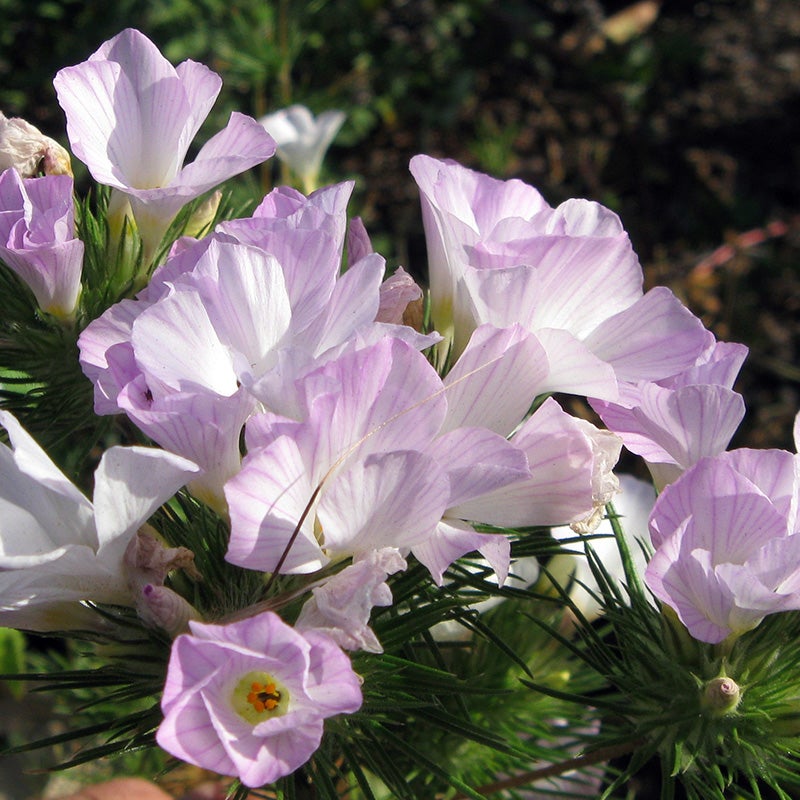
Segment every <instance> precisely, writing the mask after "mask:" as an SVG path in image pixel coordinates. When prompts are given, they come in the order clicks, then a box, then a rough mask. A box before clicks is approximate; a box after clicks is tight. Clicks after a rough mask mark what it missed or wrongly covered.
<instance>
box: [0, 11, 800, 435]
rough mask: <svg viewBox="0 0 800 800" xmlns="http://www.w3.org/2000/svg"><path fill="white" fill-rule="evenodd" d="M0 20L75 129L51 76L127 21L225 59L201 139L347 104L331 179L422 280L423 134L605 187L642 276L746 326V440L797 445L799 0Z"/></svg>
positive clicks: (454, 149)
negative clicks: (294, 106) (413, 169)
mask: <svg viewBox="0 0 800 800" xmlns="http://www.w3.org/2000/svg"><path fill="white" fill-rule="evenodd" d="M0 18H2V20H3V24H2V26H0V109H1V110H2V111H3V112H4V113H5V114H6V115H7V116H22V117H24V118H26V119H27V120H29V121H30V122H32V123H33V124H35V125H37V126H38V127H39V128H40V129H42V130H43V131H44V132H45V133H46V134H48V135H50V136H52V137H54V138H56V139H57V140H59V141H61V142H62V143H64V144H67V140H66V135H65V131H64V118H63V115H62V113H61V110H60V108H59V107H58V105H57V103H56V100H55V95H54V92H53V88H52V78H53V75H54V74H55V73H56V71H57V70H58V69H60V68H61V67H62V66H66V65H70V64H75V63H78V62H80V61H82V60H84V59H85V58H86V57H87V56H88V55H89V54H90V53H92V52H93V51H94V50H95V49H96V48H97V46H98V45H99V44H100V43H101V42H102V41H104V40H105V39H107V38H109V37H111V36H113V35H114V34H116V33H118V32H119V31H120V30H121V29H122V28H124V27H128V26H132V27H138V28H139V29H140V30H142V31H143V32H145V33H146V34H147V35H148V36H150V38H152V39H153V40H154V41H155V42H156V44H158V46H159V47H160V48H161V49H162V52H164V54H165V55H166V56H167V57H168V58H169V59H170V60H171V61H172V62H173V63H178V62H179V61H182V60H184V59H186V58H191V59H195V60H198V61H202V62H204V63H205V64H207V65H209V66H210V67H211V68H212V69H214V70H215V71H217V72H219V73H220V74H221V75H222V77H223V79H224V86H223V89H222V93H221V96H220V98H219V100H218V102H217V105H216V106H215V109H214V111H213V112H212V115H211V116H210V117H209V119H208V121H207V122H206V125H205V126H204V128H203V130H202V131H201V136H200V137H199V139H198V144H199V143H201V142H202V140H203V138H204V137H205V138H207V137H208V136H210V135H211V134H212V133H213V132H215V131H216V130H218V129H219V128H220V127H221V126H222V125H223V124H224V122H225V121H226V120H227V117H228V114H229V113H230V111H232V110H239V111H244V112H246V113H249V114H252V115H254V116H256V117H259V116H261V115H263V114H266V113H268V112H271V111H274V110H276V109H278V108H281V107H284V106H286V105H289V104H290V103H293V102H297V103H303V104H305V105H307V106H308V107H309V108H311V109H312V111H314V112H321V111H323V110H326V109H331V108H336V109H342V110H344V111H345V112H346V113H347V121H346V122H345V125H344V127H343V128H342V130H341V131H340V133H339V135H338V136H337V138H336V141H335V143H334V146H333V147H332V149H331V150H330V151H329V154H328V157H327V159H326V162H325V166H324V173H323V179H324V180H327V181H334V180H341V179H345V178H353V179H355V180H356V193H355V197H354V202H353V203H352V205H351V213H353V214H360V215H361V216H362V217H363V218H364V220H365V222H366V224H367V227H368V229H369V231H370V233H371V235H372V237H373V242H374V244H375V246H376V249H378V250H379V252H381V253H382V254H384V255H385V256H386V257H387V259H388V261H389V264H390V265H396V264H399V263H402V264H403V265H404V266H406V268H408V269H409V270H410V271H411V272H412V273H413V274H414V275H416V276H418V277H424V269H425V246H424V238H423V232H422V221H421V216H420V212H419V202H418V198H417V190H416V185H415V184H414V182H413V180H412V179H411V177H410V175H409V173H408V161H409V159H410V157H411V156H412V155H414V154H415V153H419V152H425V153H428V154H431V155H435V156H440V157H449V158H453V159H456V160H458V161H460V162H462V163H464V164H466V165H468V166H471V167H473V168H475V169H478V170H481V171H484V172H488V173H491V174H492V175H495V176H497V177H501V178H507V177H519V178H522V179H523V180H525V181H527V182H528V183H531V184H533V185H534V186H536V187H537V188H539V189H540V191H542V193H543V194H544V195H545V197H546V198H547V199H548V200H549V202H550V203H552V204H554V205H555V204H557V203H559V202H560V201H562V200H564V199H566V198H568V197H588V198H591V199H594V200H598V201H600V202H602V203H604V204H605V205H607V206H609V207H610V208H612V209H613V210H614V211H616V212H617V213H618V214H619V215H620V216H621V217H622V220H623V223H624V225H625V227H626V229H627V230H628V231H629V232H630V235H631V238H632V240H633V243H634V246H635V248H636V250H637V252H638V253H639V256H640V259H641V261H642V264H643V266H644V268H645V273H646V281H647V284H648V287H649V286H652V285H655V284H666V285H668V286H670V287H671V288H672V289H673V290H674V291H675V292H676V293H677V294H679V295H680V296H681V297H682V299H683V300H684V301H685V302H686V303H687V304H688V305H689V306H690V307H691V308H692V310H693V311H694V312H695V313H697V314H699V315H700V316H702V317H703V319H704V321H705V322H706V324H707V325H708V326H709V327H711V328H712V329H713V330H714V332H715V333H716V334H717V336H718V337H719V338H722V339H728V340H735V341H742V342H744V343H746V344H747V345H749V347H750V349H751V354H750V358H749V359H748V361H747V363H746V364H745V367H744V370H743V373H742V376H741V378H740V382H739V385H738V386H737V388H738V389H739V391H741V392H743V393H744V395H745V399H746V402H747V405H748V415H747V418H746V420H745V423H744V424H743V426H742V429H741V431H740V433H739V434H738V436H737V438H736V439H735V440H734V442H733V443H732V446H744V445H749V446H759V447H765V446H780V447H786V448H793V445H792V440H791V424H792V420H793V418H794V414H795V412H796V411H797V409H798V408H800V392H799V391H798V390H799V389H800V359H798V347H799V346H800V319H799V318H798V311H799V310H800V250H798V245H800V185H799V181H798V167H799V166H800V135H799V134H800V116H799V115H798V112H799V111H800V6H799V5H798V4H797V2H796V0H727V1H723V0H720V1H718V2H709V1H706V2H690V1H689V0H669V1H668V2H663V3H660V2H657V0H644V1H643V2H635V3H631V2H629V1H628V0H606V1H605V2H601V0H541V2H536V1H535V0H503V1H502V2H495V0H336V2H333V1H332V0H306V1H305V2H299V1H298V0H294V1H290V0H272V2H265V0H116V2H115V3H107V4H106V3H102V4H101V3H85V2H84V1H83V0H0ZM190 155H191V154H190ZM77 177H78V178H79V179H80V173H78V174H77ZM84 178H85V174H84ZM277 178H278V173H277V166H276V165H272V164H267V165H265V166H264V167H263V168H262V170H261V173H260V174H255V173H254V174H253V175H252V176H250V182H249V184H247V188H246V191H248V192H250V193H251V194H252V198H253V201H255V200H256V199H258V198H259V197H260V196H261V194H263V192H264V191H265V190H267V189H269V188H270V186H271V185H272V182H273V181H274V180H277ZM79 188H80V184H79Z"/></svg>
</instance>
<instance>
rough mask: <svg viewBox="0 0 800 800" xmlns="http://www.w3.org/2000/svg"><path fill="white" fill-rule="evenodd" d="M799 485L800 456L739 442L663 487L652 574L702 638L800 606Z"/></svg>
mask: <svg viewBox="0 0 800 800" xmlns="http://www.w3.org/2000/svg"><path fill="white" fill-rule="evenodd" d="M798 488H799V487H798V470H797V456H795V455H793V454H791V453H787V452H784V451H782V450H732V451H729V452H726V453H722V454H721V455H719V456H717V457H715V458H704V459H701V460H700V461H699V462H698V463H697V464H695V465H694V466H693V467H692V468H691V469H689V470H687V471H686V472H685V473H684V474H683V475H682V476H681V477H680V478H679V479H678V480H677V481H675V482H674V483H671V484H669V485H668V486H667V487H666V488H665V489H664V491H663V492H662V493H661V495H660V496H659V498H658V501H657V502H656V505H655V507H654V509H653V513H652V515H651V518H650V534H651V537H652V541H653V545H654V546H655V547H656V552H655V554H654V555H653V557H652V559H651V560H650V563H649V564H648V566H647V571H646V573H645V580H646V581H647V585H648V586H649V587H650V589H651V590H652V591H653V593H654V594H655V595H656V597H658V599H659V600H661V601H662V602H664V603H666V604H667V605H669V606H671V607H672V608H673V609H674V610H675V611H676V612H677V614H678V617H679V618H680V620H681V622H682V623H683V624H684V625H685V626H686V627H687V628H688V630H689V633H691V635H692V636H693V637H694V638H695V639H699V640H700V641H703V642H711V643H717V642H721V641H722V640H723V639H725V638H727V637H728V636H731V635H734V636H736V635H739V634H742V633H744V632H745V631H748V630H750V629H751V628H754V627H756V625H758V624H759V623H760V622H761V620H762V619H763V618H764V617H765V616H766V615H767V614H774V613H778V612H781V611H790V610H797V609H800V536H798V521H797V505H798Z"/></svg>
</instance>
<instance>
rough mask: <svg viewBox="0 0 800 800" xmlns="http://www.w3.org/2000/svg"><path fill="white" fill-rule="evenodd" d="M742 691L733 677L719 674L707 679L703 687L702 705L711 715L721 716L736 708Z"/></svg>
mask: <svg viewBox="0 0 800 800" xmlns="http://www.w3.org/2000/svg"><path fill="white" fill-rule="evenodd" d="M741 697H742V692H741V689H739V684H738V683H736V681H735V680H733V678H728V677H727V676H725V675H720V676H719V677H718V678H714V679H713V680H711V681H709V682H708V683H707V684H706V685H705V686H704V687H703V698H702V701H701V703H702V706H703V709H704V710H705V711H706V713H707V714H709V715H710V716H712V717H723V716H725V714H730V713H732V712H733V711H735V710H736V707H737V706H738V705H739V701H740V700H741Z"/></svg>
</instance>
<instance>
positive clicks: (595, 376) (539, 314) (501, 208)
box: [411, 156, 706, 400]
mask: <svg viewBox="0 0 800 800" xmlns="http://www.w3.org/2000/svg"><path fill="white" fill-rule="evenodd" d="M411 172H412V174H413V175H414V178H415V179H416V181H417V183H418V184H419V187H420V191H421V198H422V212H423V221H424V223H425V235H426V240H427V244H428V261H429V272H430V285H431V312H432V318H433V323H434V325H435V326H436V327H437V329H439V330H440V331H441V332H442V333H443V334H445V336H448V337H450V338H451V339H452V340H453V346H454V350H455V353H456V354H459V353H461V351H462V350H463V349H464V346H465V344H466V342H467V340H468V338H469V336H470V334H471V332H472V331H473V330H474V329H475V328H476V327H477V326H479V325H481V324H483V323H490V324H492V325H494V326H495V327H498V328H503V327H507V326H509V325H513V324H520V325H522V326H523V327H524V328H526V329H527V330H528V331H530V332H532V333H535V334H536V336H537V338H538V339H539V341H540V342H541V344H542V346H543V347H544V349H545V350H546V352H547V355H548V358H549V361H550V376H549V379H548V383H547V386H546V390H547V391H565V392H571V393H573V394H584V395H588V396H592V397H603V398H606V399H611V400H613V399H615V398H616V394H617V381H618V380H625V381H636V380H656V379H658V378H661V377H664V376H665V375H671V374H674V373H675V372H677V371H678V370H680V369H683V368H685V367H687V366H689V365H691V364H693V363H694V361H695V358H696V357H697V355H698V354H699V353H700V352H701V351H702V349H703V347H704V344H705V341H706V340H705V334H706V332H705V330H704V329H703V326H702V324H701V323H700V321H699V320H698V319H697V318H696V317H694V316H693V315H692V314H691V313H690V312H689V311H688V310H687V309H686V308H684V307H683V306H682V305H681V303H680V302H679V301H678V300H677V298H675V296H674V295H673V294H672V293H671V292H670V291H669V290H668V289H664V288H656V289H653V290H651V291H650V292H648V293H647V294H643V292H642V283H643V275H642V269H641V266H640V265H639V261H638V259H637V258H636V254H635V253H634V252H633V249H632V247H631V243H630V241H629V239H628V236H627V234H626V233H625V231H624V230H623V228H622V225H621V223H620V221H619V219H618V217H617V216H616V214H614V213H612V212H611V211H609V210H608V209H606V208H604V207H603V206H601V205H599V204H598V203H593V202H589V201H586V200H568V201H566V202H565V203H562V204H561V205H560V206H558V208H551V207H550V206H549V205H548V204H547V203H546V202H545V201H544V200H543V198H542V197H541V195H540V194H539V193H538V192H537V191H536V190H535V189H533V188H532V187H530V186H526V185H525V184H524V183H522V182H521V181H517V180H511V181H505V182H504V181H498V180H495V179H493V178H490V177H489V176H487V175H482V174H480V173H477V172H473V171H472V170H468V169H466V168H464V167H462V166H460V165H459V164H456V163H455V162H452V161H438V160H436V159H433V158H430V157H428V156H415V157H414V158H413V159H412V161H411Z"/></svg>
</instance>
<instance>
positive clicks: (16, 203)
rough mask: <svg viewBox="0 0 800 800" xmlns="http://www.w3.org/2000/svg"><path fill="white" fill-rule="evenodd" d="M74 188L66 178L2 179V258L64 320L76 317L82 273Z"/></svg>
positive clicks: (10, 173)
mask: <svg viewBox="0 0 800 800" xmlns="http://www.w3.org/2000/svg"><path fill="white" fill-rule="evenodd" d="M72 189H73V186H72V178H71V177H69V176H67V175H49V176H45V177H44V178H27V179H25V180H23V179H22V178H20V176H19V173H18V172H17V171H16V170H15V169H7V170H6V171H5V172H3V173H2V175H0V259H2V260H3V261H5V263H6V264H7V265H8V267H9V268H10V269H11V270H13V271H14V272H15V273H16V274H17V275H18V276H19V278H20V279H21V280H22V281H24V282H25V284H27V286H28V287H29V288H30V290H31V291H32V292H33V295H34V297H35V298H36V302H37V303H38V304H39V308H41V309H42V311H46V312H47V313H48V314H53V315H54V316H57V317H59V318H61V319H69V318H71V317H72V315H73V314H74V312H75V307H76V305H77V303H78V297H79V295H80V291H81V270H82V268H83V242H82V241H81V240H80V239H76V238H75V210H74V201H73V197H72Z"/></svg>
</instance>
